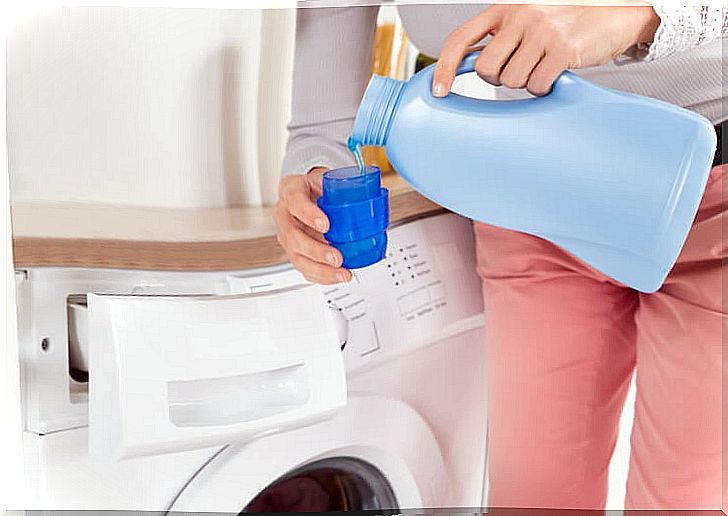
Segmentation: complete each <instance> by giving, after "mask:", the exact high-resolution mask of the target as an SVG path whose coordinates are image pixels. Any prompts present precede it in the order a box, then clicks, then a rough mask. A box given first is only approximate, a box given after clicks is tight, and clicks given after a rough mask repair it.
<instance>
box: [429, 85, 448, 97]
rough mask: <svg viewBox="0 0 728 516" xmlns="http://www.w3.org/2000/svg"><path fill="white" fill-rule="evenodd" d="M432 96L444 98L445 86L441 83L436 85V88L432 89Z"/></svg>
mask: <svg viewBox="0 0 728 516" xmlns="http://www.w3.org/2000/svg"><path fill="white" fill-rule="evenodd" d="M432 94H433V95H434V96H435V97H442V96H444V95H445V86H443V85H442V84H440V83H439V82H438V83H437V84H435V86H434V87H433V88H432Z"/></svg>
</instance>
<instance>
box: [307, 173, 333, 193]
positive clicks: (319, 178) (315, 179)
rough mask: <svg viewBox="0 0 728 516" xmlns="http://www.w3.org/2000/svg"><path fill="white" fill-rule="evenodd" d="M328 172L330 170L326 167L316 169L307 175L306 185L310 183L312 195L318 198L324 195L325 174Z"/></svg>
mask: <svg viewBox="0 0 728 516" xmlns="http://www.w3.org/2000/svg"><path fill="white" fill-rule="evenodd" d="M327 170H329V169H328V168H325V167H315V168H312V169H311V170H309V171H308V174H306V183H308V187H309V189H310V190H311V193H312V194H314V195H315V196H316V197H318V196H320V195H322V194H323V181H324V172H326V171H327Z"/></svg>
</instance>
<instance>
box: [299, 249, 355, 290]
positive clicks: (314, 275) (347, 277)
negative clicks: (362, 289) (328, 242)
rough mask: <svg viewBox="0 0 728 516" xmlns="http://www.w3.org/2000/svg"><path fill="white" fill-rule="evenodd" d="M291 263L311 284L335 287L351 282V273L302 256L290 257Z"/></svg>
mask: <svg viewBox="0 0 728 516" xmlns="http://www.w3.org/2000/svg"><path fill="white" fill-rule="evenodd" d="M290 259H291V263H292V264H293V266H294V267H295V268H296V269H298V270H299V271H300V272H301V273H302V274H303V276H304V278H306V279H307V280H308V281H310V282H311V283H318V284H321V285H333V284H335V283H345V282H348V281H351V272H349V271H347V270H346V269H341V268H338V269H337V268H335V267H332V266H330V265H326V264H323V263H319V262H316V261H314V260H311V259H310V258H307V257H306V256H303V255H300V254H294V255H292V256H290Z"/></svg>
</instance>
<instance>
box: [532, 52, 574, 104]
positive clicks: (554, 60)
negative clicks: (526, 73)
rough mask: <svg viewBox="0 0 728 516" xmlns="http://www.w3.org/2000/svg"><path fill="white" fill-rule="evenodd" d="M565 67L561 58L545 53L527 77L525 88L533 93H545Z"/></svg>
mask: <svg viewBox="0 0 728 516" xmlns="http://www.w3.org/2000/svg"><path fill="white" fill-rule="evenodd" d="M565 69H566V66H565V65H564V64H563V60H562V59H561V58H559V57H558V56H556V55H554V54H546V56H545V57H544V58H543V59H542V60H541V61H540V62H539V64H538V65H537V66H536V68H534V70H533V72H532V73H531V76H530V77H529V78H528V82H527V83H526V88H527V89H528V91H529V92H530V93H531V94H533V95H537V96H540V95H546V94H547V93H548V92H549V91H551V86H552V85H553V84H554V81H555V80H556V79H557V78H558V76H559V74H561V72H563V71H564V70H565Z"/></svg>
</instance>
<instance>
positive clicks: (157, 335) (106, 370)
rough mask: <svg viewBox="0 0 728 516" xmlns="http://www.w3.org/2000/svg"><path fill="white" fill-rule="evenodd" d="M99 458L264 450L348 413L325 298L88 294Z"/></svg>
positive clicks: (310, 290)
mask: <svg viewBox="0 0 728 516" xmlns="http://www.w3.org/2000/svg"><path fill="white" fill-rule="evenodd" d="M87 316H88V326H87V331H88V335H87V339H88V342H89V350H88V351H89V353H88V364H89V368H88V369H89V447H90V451H91V453H92V454H94V455H96V456H107V457H108V456H110V457H112V458H116V459H120V458H125V457H132V456H139V455H152V454H159V453H166V452H174V451H181V450H190V449H196V448H204V447H208V446H213V445H218V444H227V443H230V442H240V441H245V440H250V439H254V438H256V437H259V436H261V435H263V434H268V433H273V432H277V431H282V430H285V429H288V428H292V427H296V426H301V425H303V424H307V423H310V422H313V421H317V420H320V419H325V418H326V417H329V416H331V415H332V414H333V413H335V411H336V410H337V409H339V408H340V407H342V406H343V405H345V403H346V383H345V375H344V365H343V359H342V356H341V352H340V345H339V339H338V336H337V332H336V327H335V325H334V321H333V320H332V318H331V314H330V310H329V309H328V307H327V305H326V302H325V300H324V299H323V296H322V294H321V291H320V289H319V288H317V287H316V286H312V285H297V286H291V287H287V288H282V289H277V290H271V291H266V292H258V293H249V294H239V295H229V296H121V295H105V294H89V295H88V311H87Z"/></svg>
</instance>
